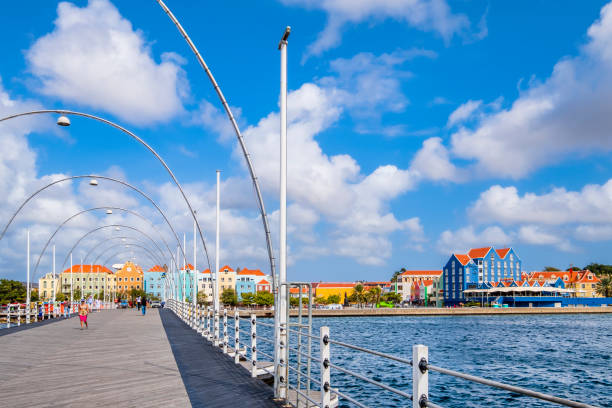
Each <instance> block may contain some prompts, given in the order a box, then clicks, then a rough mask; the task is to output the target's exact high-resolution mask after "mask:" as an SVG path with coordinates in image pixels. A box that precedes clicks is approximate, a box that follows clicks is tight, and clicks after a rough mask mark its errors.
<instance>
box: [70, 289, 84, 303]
mask: <svg viewBox="0 0 612 408" xmlns="http://www.w3.org/2000/svg"><path fill="white" fill-rule="evenodd" d="M82 297H83V294H82V293H81V288H74V289H72V298H73V299H74V300H76V301H79V300H81V298H82Z"/></svg>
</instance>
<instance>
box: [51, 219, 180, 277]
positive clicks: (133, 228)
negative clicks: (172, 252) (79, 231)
mask: <svg viewBox="0 0 612 408" xmlns="http://www.w3.org/2000/svg"><path fill="white" fill-rule="evenodd" d="M110 227H122V228H128V229H131V230H134V231H136V232H139V233H141V234H142V235H144V236H145V237H147V238H149V240H150V241H151V242H152V243H153V245H155V247H156V248H157V249H158V251H159V252H160V253H163V251H162V250H161V248H160V247H159V246H158V245H157V243H156V242H155V241H154V240H153V239H152V238H151V237H150V236H149V235H147V234H146V233H144V232H142V231H141V230H139V229H138V228H135V227H131V226H129V225H123V224H108V225H103V226H101V227H97V228H94V229H92V230H91V231H89V232H87V233H86V234H85V235H83V236H82V237H81V238H79V240H78V241H77V242H76V243H75V244H74V245H73V246H72V248H70V251H68V254H67V255H66V258H64V263H63V264H62V270H63V269H64V267H65V266H66V262H67V261H68V256H69V255H70V254H71V253H72V252H73V251H74V248H76V247H77V246H78V245H79V244H80V243H81V241H82V240H84V239H85V238H86V237H87V236H88V235H90V234H93V233H94V232H96V231H99V230H101V229H104V228H110ZM172 259H174V257H172Z"/></svg>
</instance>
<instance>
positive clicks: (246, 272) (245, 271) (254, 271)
mask: <svg viewBox="0 0 612 408" xmlns="http://www.w3.org/2000/svg"><path fill="white" fill-rule="evenodd" d="M238 275H255V276H266V274H265V273H263V272H262V271H260V270H259V269H247V268H244V269H241V270H240V272H238Z"/></svg>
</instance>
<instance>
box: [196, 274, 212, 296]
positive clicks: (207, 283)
mask: <svg viewBox="0 0 612 408" xmlns="http://www.w3.org/2000/svg"><path fill="white" fill-rule="evenodd" d="M198 293H203V294H205V295H206V301H207V302H208V303H212V301H213V279H212V276H211V273H210V269H206V270H204V271H202V273H201V274H199V276H198Z"/></svg>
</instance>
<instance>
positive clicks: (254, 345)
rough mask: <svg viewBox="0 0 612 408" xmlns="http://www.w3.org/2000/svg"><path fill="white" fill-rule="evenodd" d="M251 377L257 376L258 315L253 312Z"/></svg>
mask: <svg viewBox="0 0 612 408" xmlns="http://www.w3.org/2000/svg"><path fill="white" fill-rule="evenodd" d="M251 377H253V378H257V317H255V314H251Z"/></svg>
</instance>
